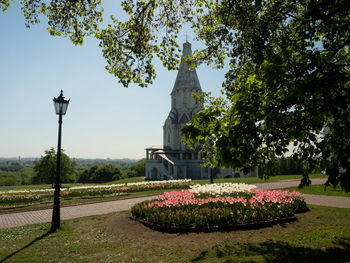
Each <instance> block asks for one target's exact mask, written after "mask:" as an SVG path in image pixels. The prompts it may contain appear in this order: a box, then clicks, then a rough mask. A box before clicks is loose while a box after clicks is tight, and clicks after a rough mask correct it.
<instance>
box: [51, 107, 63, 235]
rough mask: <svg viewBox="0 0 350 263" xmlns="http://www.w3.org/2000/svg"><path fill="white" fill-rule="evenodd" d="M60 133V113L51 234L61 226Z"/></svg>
mask: <svg viewBox="0 0 350 263" xmlns="http://www.w3.org/2000/svg"><path fill="white" fill-rule="evenodd" d="M61 132H62V112H60V114H59V119H58V144H57V166H56V183H55V193H54V199H53V211H52V223H51V232H55V231H56V229H58V228H60V224H61V216H60V186H61V182H60V181H61V180H60V177H61Z"/></svg>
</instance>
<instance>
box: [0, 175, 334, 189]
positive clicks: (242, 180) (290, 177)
mask: <svg viewBox="0 0 350 263" xmlns="http://www.w3.org/2000/svg"><path fill="white" fill-rule="evenodd" d="M326 177H327V176H325V175H323V174H313V175H311V176H310V178H311V179H312V178H326ZM301 178H302V177H301V175H278V176H271V177H270V178H269V179H268V180H262V179H260V178H258V177H246V178H225V179H214V183H246V184H255V183H264V182H276V181H280V180H300V179H301ZM143 181H145V179H144V177H132V178H125V179H121V180H116V181H113V182H109V183H105V184H125V183H135V182H143ZM194 182H196V183H198V184H209V183H210V180H209V179H205V180H194ZM80 185H96V184H79V183H74V184H62V187H73V186H80ZM48 188H51V185H50V184H40V185H15V186H0V191H9V190H23V189H48Z"/></svg>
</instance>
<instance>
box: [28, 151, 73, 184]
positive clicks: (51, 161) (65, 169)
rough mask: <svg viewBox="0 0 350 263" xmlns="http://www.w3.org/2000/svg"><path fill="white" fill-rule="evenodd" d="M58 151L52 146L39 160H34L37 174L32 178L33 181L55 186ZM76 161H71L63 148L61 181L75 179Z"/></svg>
mask: <svg viewBox="0 0 350 263" xmlns="http://www.w3.org/2000/svg"><path fill="white" fill-rule="evenodd" d="M56 164H57V153H56V152H55V149H54V148H53V147H52V148H50V150H46V151H45V155H44V156H41V158H40V160H39V161H35V162H34V171H35V173H36V174H35V175H34V176H33V178H32V183H39V184H51V185H52V187H54V182H55V176H56ZM74 168H75V162H74V161H71V160H70V158H69V157H68V155H66V154H65V153H64V152H63V150H62V152H61V182H63V183H67V182H73V181H74V176H73V175H74Z"/></svg>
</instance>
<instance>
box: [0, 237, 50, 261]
mask: <svg viewBox="0 0 350 263" xmlns="http://www.w3.org/2000/svg"><path fill="white" fill-rule="evenodd" d="M50 234H52V232H51V231H48V232H47V233H45V234H42V235H41V236H40V237H37V238H35V239H34V240H33V241H31V242H30V243H28V244H27V245H25V246H24V247H22V248H20V249H18V250H16V251H15V252H13V253H11V254H10V255H8V256H6V257H5V258H3V259H1V260H0V263H3V262H5V261H6V260H8V259H10V258H12V257H13V256H15V255H16V254H17V253H19V252H21V251H23V250H24V249H26V248H28V247H30V246H32V245H34V244H35V243H36V242H37V241H39V240H41V239H43V238H45V237H47V236H49V235H50Z"/></svg>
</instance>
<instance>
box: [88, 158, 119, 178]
mask: <svg viewBox="0 0 350 263" xmlns="http://www.w3.org/2000/svg"><path fill="white" fill-rule="evenodd" d="M121 175H122V172H121V171H120V169H119V168H118V167H117V166H115V165H114V164H112V163H104V164H102V165H101V166H99V167H98V168H97V169H96V171H95V172H94V173H93V174H92V177H91V181H92V182H94V183H102V182H110V181H114V180H119V179H121Z"/></svg>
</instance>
